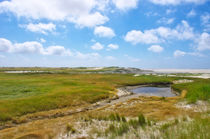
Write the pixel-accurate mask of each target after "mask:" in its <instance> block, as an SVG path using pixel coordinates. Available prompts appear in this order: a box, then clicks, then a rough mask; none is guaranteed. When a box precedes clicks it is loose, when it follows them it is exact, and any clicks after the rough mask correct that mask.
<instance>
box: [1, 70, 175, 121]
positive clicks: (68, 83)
mask: <svg viewBox="0 0 210 139" xmlns="http://www.w3.org/2000/svg"><path fill="white" fill-rule="evenodd" d="M171 81H172V79H170V78H163V77H152V76H140V77H133V75H120V74H112V75H108V74H105V75H104V74H38V73H34V74H29V73H28V74H5V73H1V74H0V120H1V121H7V120H11V119H12V118H13V117H15V116H22V115H25V114H27V113H34V112H38V111H46V110H51V109H56V108H63V107H67V106H78V105H83V104H90V103H94V102H96V101H99V100H101V99H105V98H108V97H111V96H113V95H114V93H115V91H116V90H115V89H116V88H117V87H119V86H126V85H135V84H144V83H155V82H171Z"/></svg>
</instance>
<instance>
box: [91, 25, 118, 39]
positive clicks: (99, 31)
mask: <svg viewBox="0 0 210 139" xmlns="http://www.w3.org/2000/svg"><path fill="white" fill-rule="evenodd" d="M94 34H95V35H98V36H99V37H107V38H112V37H114V36H115V33H114V31H113V30H112V29H111V28H109V27H105V26H98V27H95V30H94Z"/></svg>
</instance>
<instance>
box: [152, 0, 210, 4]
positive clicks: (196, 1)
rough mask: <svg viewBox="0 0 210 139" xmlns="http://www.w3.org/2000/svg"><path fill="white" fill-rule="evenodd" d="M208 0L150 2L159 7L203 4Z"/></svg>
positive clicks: (153, 0)
mask: <svg viewBox="0 0 210 139" xmlns="http://www.w3.org/2000/svg"><path fill="white" fill-rule="evenodd" d="M206 1H208V0H150V2H152V3H154V4H159V5H178V4H183V3H194V4H203V3H205V2H206Z"/></svg>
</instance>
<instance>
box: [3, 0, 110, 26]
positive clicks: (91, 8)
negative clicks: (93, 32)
mask: <svg viewBox="0 0 210 139" xmlns="http://www.w3.org/2000/svg"><path fill="white" fill-rule="evenodd" d="M99 5H101V2H100V1H99V0H44V1H43V0H27V1H25V0H11V1H3V2H0V13H2V12H11V13H13V14H14V15H16V16H17V17H25V18H29V19H48V20H54V21H70V22H73V23H75V24H76V25H79V26H82V27H92V26H95V25H99V24H104V23H105V22H106V21H108V18H107V17H106V16H104V15H102V14H101V13H99V12H98V11H96V10H97V9H98V8H99ZM100 7H101V6H100Z"/></svg>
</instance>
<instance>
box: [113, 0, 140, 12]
mask: <svg viewBox="0 0 210 139" xmlns="http://www.w3.org/2000/svg"><path fill="white" fill-rule="evenodd" d="M112 2H113V3H114V5H115V6H116V7H117V8H118V9H120V10H123V11H125V10H129V9H132V8H136V7H137V5H138V0H112Z"/></svg>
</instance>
